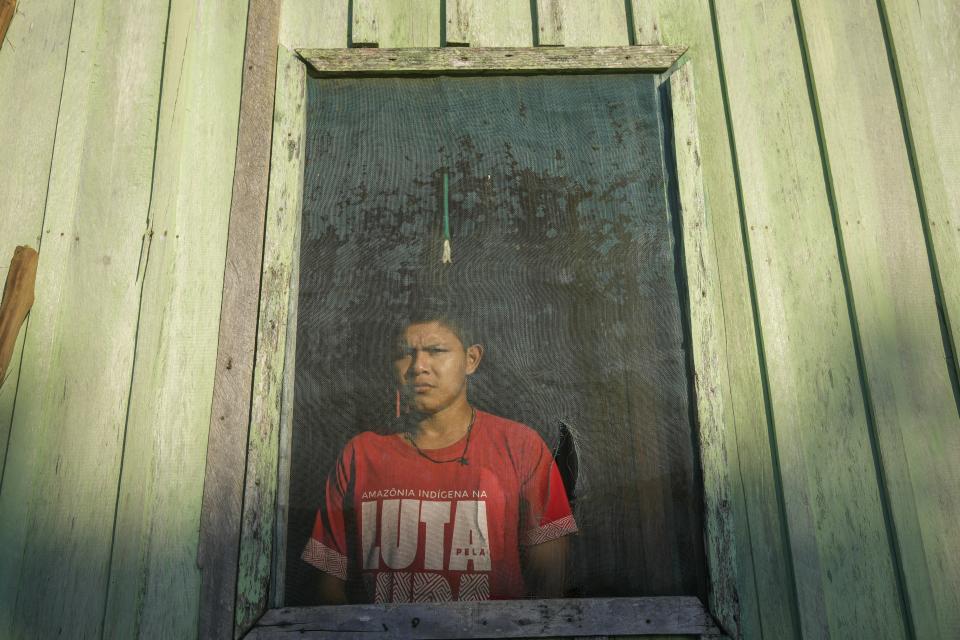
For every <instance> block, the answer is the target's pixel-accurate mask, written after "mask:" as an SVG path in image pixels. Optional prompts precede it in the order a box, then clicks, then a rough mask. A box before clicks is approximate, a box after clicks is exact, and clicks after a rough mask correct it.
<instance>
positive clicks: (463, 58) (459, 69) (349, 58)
mask: <svg viewBox="0 0 960 640" xmlns="http://www.w3.org/2000/svg"><path fill="white" fill-rule="evenodd" d="M685 50H686V47H668V46H636V47H562V48H561V47H557V48H549V47H548V48H539V49H538V48H533V49H524V48H509V47H494V48H464V47H453V48H446V49H436V48H432V49H425V48H403V49H347V50H343V49H300V50H298V51H297V53H298V54H300V56H301V57H302V58H303V59H304V60H306V62H307V63H308V64H309V65H310V66H311V67H312V69H313V73H314V75H317V76H320V77H337V76H356V75H361V74H369V75H384V76H386V75H389V76H394V75H425V74H427V75H429V74H443V75H473V76H475V75H483V74H498V75H503V74H507V73H524V74H527V73H615V72H621V73H636V72H641V71H645V72H657V71H665V70H667V69H669V68H670V67H671V66H672V65H673V64H674V63H675V62H676V61H677V59H679V58H680V56H681V55H682V54H683V52H684V51H685Z"/></svg>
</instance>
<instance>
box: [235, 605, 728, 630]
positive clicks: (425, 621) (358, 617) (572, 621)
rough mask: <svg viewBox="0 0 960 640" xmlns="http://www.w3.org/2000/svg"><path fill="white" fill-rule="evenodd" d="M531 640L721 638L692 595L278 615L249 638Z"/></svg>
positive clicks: (373, 607)
mask: <svg viewBox="0 0 960 640" xmlns="http://www.w3.org/2000/svg"><path fill="white" fill-rule="evenodd" d="M290 634H295V635H296V637H298V638H300V637H302V638H320V637H324V638H344V639H348V638H370V637H389V638H419V639H423V640H426V639H428V638H527V637H550V636H570V635H576V636H582V637H584V636H597V635H607V636H620V635H630V634H642V635H644V636H646V635H654V634H670V635H674V634H676V635H685V634H690V635H698V636H701V637H706V638H709V637H718V636H720V635H721V632H720V630H719V629H718V628H717V627H716V625H714V624H713V621H712V620H711V618H710V614H709V613H707V611H706V609H704V606H703V604H702V603H701V602H700V601H699V600H697V599H696V598H692V597H663V598H609V599H594V600H563V599H556V600H509V601H497V602H494V601H486V602H451V603H446V604H443V605H437V604H432V605H418V604H399V605H391V606H389V607H384V606H379V605H352V606H346V607H343V606H341V607H301V608H296V609H272V610H270V611H268V612H267V613H266V614H265V615H264V616H263V618H261V619H260V621H259V622H258V624H257V626H256V627H255V628H254V629H253V631H252V632H251V633H250V634H249V635H248V636H247V637H248V638H251V639H260V638H286V637H290Z"/></svg>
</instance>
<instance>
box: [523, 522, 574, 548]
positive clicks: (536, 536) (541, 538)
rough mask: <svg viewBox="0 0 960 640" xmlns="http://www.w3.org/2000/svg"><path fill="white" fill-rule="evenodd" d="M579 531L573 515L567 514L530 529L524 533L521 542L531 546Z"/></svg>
mask: <svg viewBox="0 0 960 640" xmlns="http://www.w3.org/2000/svg"><path fill="white" fill-rule="evenodd" d="M577 531H578V529H577V523H576V521H575V520H574V519H573V516H572V515H570V516H565V517H563V518H560V519H559V520H554V521H553V522H548V523H547V524H544V525H541V526H539V527H536V528H535V529H529V530H528V531H527V532H526V533H524V534H523V540H521V544H524V545H526V546H528V547H529V546H531V545H535V544H540V543H542V542H549V541H550V540H556V539H557V538H561V537H563V536H566V535H570V534H571V533H576V532H577Z"/></svg>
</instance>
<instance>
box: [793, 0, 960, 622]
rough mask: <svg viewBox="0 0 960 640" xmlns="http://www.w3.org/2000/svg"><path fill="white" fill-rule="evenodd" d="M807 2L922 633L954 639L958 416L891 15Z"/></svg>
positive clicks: (959, 572) (911, 598) (808, 31)
mask: <svg viewBox="0 0 960 640" xmlns="http://www.w3.org/2000/svg"><path fill="white" fill-rule="evenodd" d="M798 8H799V9H800V10H802V14H801V15H802V21H803V33H804V35H805V39H806V42H805V44H806V51H807V52H808V55H809V64H810V72H811V75H812V82H813V86H814V87H815V92H816V97H817V106H818V116H819V119H820V124H821V126H822V138H823V145H824V148H825V152H826V154H827V157H828V158H829V167H830V178H831V184H832V188H833V194H834V200H835V206H836V216H837V223H838V225H839V229H840V234H841V236H842V240H843V243H842V246H843V253H844V255H845V258H846V262H847V268H848V271H849V278H850V291H851V295H852V298H853V301H854V303H855V305H856V317H857V325H858V327H859V336H860V342H861V345H862V350H863V360H864V367H865V371H866V377H867V381H868V383H869V389H870V400H871V402H872V406H873V412H874V415H875V418H876V429H877V435H878V438H879V445H880V451H881V459H882V461H883V472H884V476H885V479H886V482H887V486H888V490H889V496H890V507H891V512H892V516H893V522H894V524H895V532H896V544H897V545H898V550H899V553H900V557H901V563H902V569H903V572H904V578H905V584H906V588H907V595H908V602H909V605H910V609H911V613H912V618H913V621H914V624H915V633H916V636H917V637H918V638H944V639H946V638H956V637H958V635H960V558H958V556H957V554H956V544H955V538H956V532H957V531H958V530H960V466H958V465H957V461H958V460H960V416H958V415H957V407H956V402H955V399H954V395H953V389H952V386H951V383H950V373H949V371H948V369H947V366H946V364H945V362H944V352H943V343H942V341H941V340H940V320H939V317H938V316H937V302H936V299H935V294H934V288H933V278H932V275H931V273H930V266H929V263H928V260H927V254H926V247H925V243H924V233H923V227H922V224H921V215H920V210H919V206H918V203H917V194H916V192H915V190H914V183H913V180H912V177H911V173H910V159H909V155H908V149H907V144H906V141H905V139H904V136H903V135H902V131H903V130H902V128H901V127H900V113H899V109H898V106H897V96H896V92H895V87H894V82H893V79H892V77H891V75H890V67H889V64H888V61H887V57H886V46H885V42H884V34H883V28H882V24H881V20H880V15H879V13H878V11H877V4H876V2H873V1H872V0H859V1H856V2H854V1H850V2H844V3H832V2H827V1H824V0H801V2H799V3H798ZM878 131H883V132H884V134H883V135H877V132H878Z"/></svg>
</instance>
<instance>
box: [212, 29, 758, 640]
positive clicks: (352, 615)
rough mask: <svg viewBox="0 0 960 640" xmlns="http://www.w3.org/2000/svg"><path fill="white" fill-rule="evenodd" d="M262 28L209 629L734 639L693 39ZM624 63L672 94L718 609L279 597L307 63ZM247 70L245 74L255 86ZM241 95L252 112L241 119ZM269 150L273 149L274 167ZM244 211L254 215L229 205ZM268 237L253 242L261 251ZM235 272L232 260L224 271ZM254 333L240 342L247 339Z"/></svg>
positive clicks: (372, 73) (448, 69)
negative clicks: (343, 38)
mask: <svg viewBox="0 0 960 640" xmlns="http://www.w3.org/2000/svg"><path fill="white" fill-rule="evenodd" d="M254 19H255V17H251V18H250V20H251V21H252V20H254ZM250 28H252V27H250ZM275 28H276V25H268V26H267V27H266V28H265V30H266V32H267V34H266V37H265V40H267V41H268V42H269V35H270V29H275ZM273 34H274V36H275V31H273ZM252 36H253V38H254V41H253V42H251V34H250V33H249V32H248V43H247V52H246V54H245V61H244V66H245V77H244V95H243V97H242V98H241V123H240V126H241V131H240V136H239V140H240V141H239V143H238V158H237V169H236V175H235V179H234V184H235V186H234V201H233V203H232V206H231V223H230V229H229V238H228V250H227V276H228V277H225V284H224V303H223V304H224V309H223V311H222V314H230V313H232V312H233V313H247V314H251V310H253V309H255V310H256V311H254V312H252V315H255V317H256V320H255V324H253V330H252V331H251V322H250V318H249V317H247V318H245V319H232V318H230V317H223V316H222V318H221V336H220V345H219V352H218V364H219V365H221V366H219V367H218V369H217V374H216V379H215V383H214V408H213V413H212V415H211V435H210V443H209V445H208V457H207V472H206V478H205V484H204V504H203V516H202V521H201V535H200V538H201V539H200V552H199V554H198V562H199V564H200V566H201V569H202V570H203V580H202V585H201V611H200V627H199V630H200V635H201V636H202V637H225V636H227V635H233V636H234V637H247V638H279V637H286V636H287V634H288V633H297V634H298V636H299V637H337V638H347V637H359V636H363V637H367V638H368V637H370V634H371V632H372V633H383V634H384V636H388V637H406V638H481V637H494V636H495V637H541V636H552V637H557V636H614V635H651V634H657V635H683V636H697V637H701V638H703V637H710V638H723V637H739V628H738V627H739V624H738V622H739V597H738V595H737V591H736V581H735V576H734V569H735V562H734V560H735V558H734V549H735V545H734V540H733V529H732V522H731V520H730V517H729V502H730V496H731V492H732V481H731V479H730V478H729V469H728V468H727V466H726V464H725V461H726V460H727V459H728V456H727V454H726V451H725V449H724V447H725V443H726V442H728V439H727V438H726V437H725V433H724V430H725V429H727V428H729V427H730V425H727V424H724V420H723V416H724V402H725V401H724V397H723V392H722V390H723V389H726V387H727V385H726V384H725V381H724V380H721V378H722V377H723V376H724V375H725V373H724V367H723V363H722V361H721V357H720V354H721V353H722V345H721V344H720V340H722V335H723V324H722V323H723V319H722V309H721V306H720V299H719V291H720V283H719V274H718V267H717V261H716V248H715V246H714V241H713V234H712V227H711V224H710V220H709V217H708V211H707V207H706V204H705V198H704V193H703V182H702V176H701V167H700V153H699V142H698V136H697V125H696V103H695V97H694V86H693V69H692V64H691V63H690V62H689V60H687V59H686V58H685V57H684V55H683V54H684V52H685V49H684V48H683V47H670V46H630V47H604V48H593V47H582V48H580V47H577V48H574V47H565V48H549V49H545V48H525V49H515V48H469V49H467V48H456V49H453V48H447V49H444V48H436V49H413V48H411V49H300V50H297V51H296V52H292V51H289V50H288V49H286V48H285V47H283V46H280V47H279V49H278V50H276V53H275V57H274V58H273V59H272V60H271V59H270V55H269V51H268V49H266V48H264V46H262V45H258V44H257V42H256V39H257V38H256V36H257V34H256V33H252ZM273 43H276V40H275V39H274V40H273ZM257 61H259V65H258V64H257ZM308 68H309V71H308ZM274 71H275V85H274V86H273V87H270V86H268V85H267V83H266V79H267V78H268V77H269V75H270V73H271V72H274ZM258 72H259V73H258ZM617 72H620V73H625V72H629V73H638V72H641V73H651V74H656V75H657V76H658V84H659V85H660V87H661V90H662V91H663V95H665V96H667V98H666V99H665V102H666V103H668V104H667V105H664V109H665V112H666V113H667V117H668V118H669V119H670V123H671V125H672V126H670V127H668V129H669V131H668V144H667V145H666V147H665V150H664V151H665V153H666V154H667V155H668V156H669V157H670V159H672V161H673V162H672V164H673V168H674V169H675V175H672V176H669V182H670V184H669V189H670V192H671V194H672V198H671V199H672V200H673V201H674V202H672V203H671V209H672V213H673V215H677V216H679V218H680V221H681V223H680V229H681V235H682V239H681V241H682V244H683V252H682V256H683V262H684V265H683V266H684V268H685V273H686V277H687V282H688V291H689V294H688V298H689V306H688V311H689V313H690V318H689V322H690V332H691V351H692V359H691V361H692V367H693V371H694V394H695V404H696V407H695V409H696V410H695V414H694V415H695V421H696V426H697V432H698V439H699V444H700V459H701V465H702V477H703V482H704V502H705V505H704V506H705V514H704V518H705V521H704V525H705V543H706V552H707V562H708V572H709V576H710V594H709V608H708V607H707V606H705V605H704V604H703V603H702V602H701V601H700V599H699V598H697V597H695V596H681V597H634V598H579V599H550V600H532V599H531V600H514V601H503V602H500V601H498V602H475V603H471V602H454V603H445V604H429V605H425V604H404V605H343V606H327V607H296V608H295V607H283V606H282V599H283V583H284V562H285V557H284V555H285V549H286V532H285V527H284V524H285V519H286V509H287V506H288V505H287V491H288V487H289V462H290V456H289V449H290V437H291V424H292V420H291V409H292V405H293V380H294V362H295V357H294V355H295V350H296V349H295V341H296V315H297V299H298V277H299V264H298V260H299V249H300V246H299V245H300V242H299V239H300V227H301V214H302V196H303V174H304V147H305V133H306V80H307V77H308V75H310V76H314V77H336V76H353V77H383V76H397V75H401V76H402V75H413V76H424V75H484V74H487V75H490V74H498V75H499V74H534V73H536V74H543V73H554V74H556V73H581V74H582V73H617ZM248 74H250V75H251V76H252V77H251V78H250V83H251V85H252V86H251V87H250V88H249V90H248V77H247V75H248ZM271 89H272V91H271ZM267 96H269V97H271V98H273V100H272V101H270V100H268V99H267ZM245 107H247V114H248V116H249V117H248V119H247V122H246V123H245V119H244V114H245ZM268 109H269V110H268ZM266 115H269V121H268V120H267V117H266ZM245 126H246V129H247V131H246V133H247V135H246V136H245V135H244V133H245V129H244V127H245ZM670 141H672V144H669V142H670ZM245 145H246V146H245ZM265 149H266V150H267V152H266V153H265ZM264 156H266V158H265V159H264ZM264 161H266V162H267V163H268V166H267V168H266V170H265V168H264V166H263V163H264ZM238 198H239V200H238ZM244 212H246V215H245V216H243V217H239V218H236V219H235V217H234V216H235V215H237V214H242V213H244ZM258 242H259V247H260V251H257V250H256V249H257V244H258ZM244 252H246V253H244ZM250 253H252V254H253V255H248V254H250ZM254 265H256V267H257V268H256V269H255V270H254ZM232 269H233V270H235V271H236V272H235V273H231V270H232ZM231 276H232V277H231ZM228 289H232V290H228ZM241 320H244V321H245V324H244V323H243V322H241ZM244 332H245V336H246V339H244V338H243V336H241V334H243V333H244ZM251 340H252V341H253V344H252V345H250V344H249V343H250V341H251ZM245 345H246V349H244V346H245ZM231 435H232V436H233V438H231ZM238 440H239V443H238V442H237V441H238ZM243 445H245V446H243ZM278 514H280V517H277V516H278ZM727 634H729V635H727Z"/></svg>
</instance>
